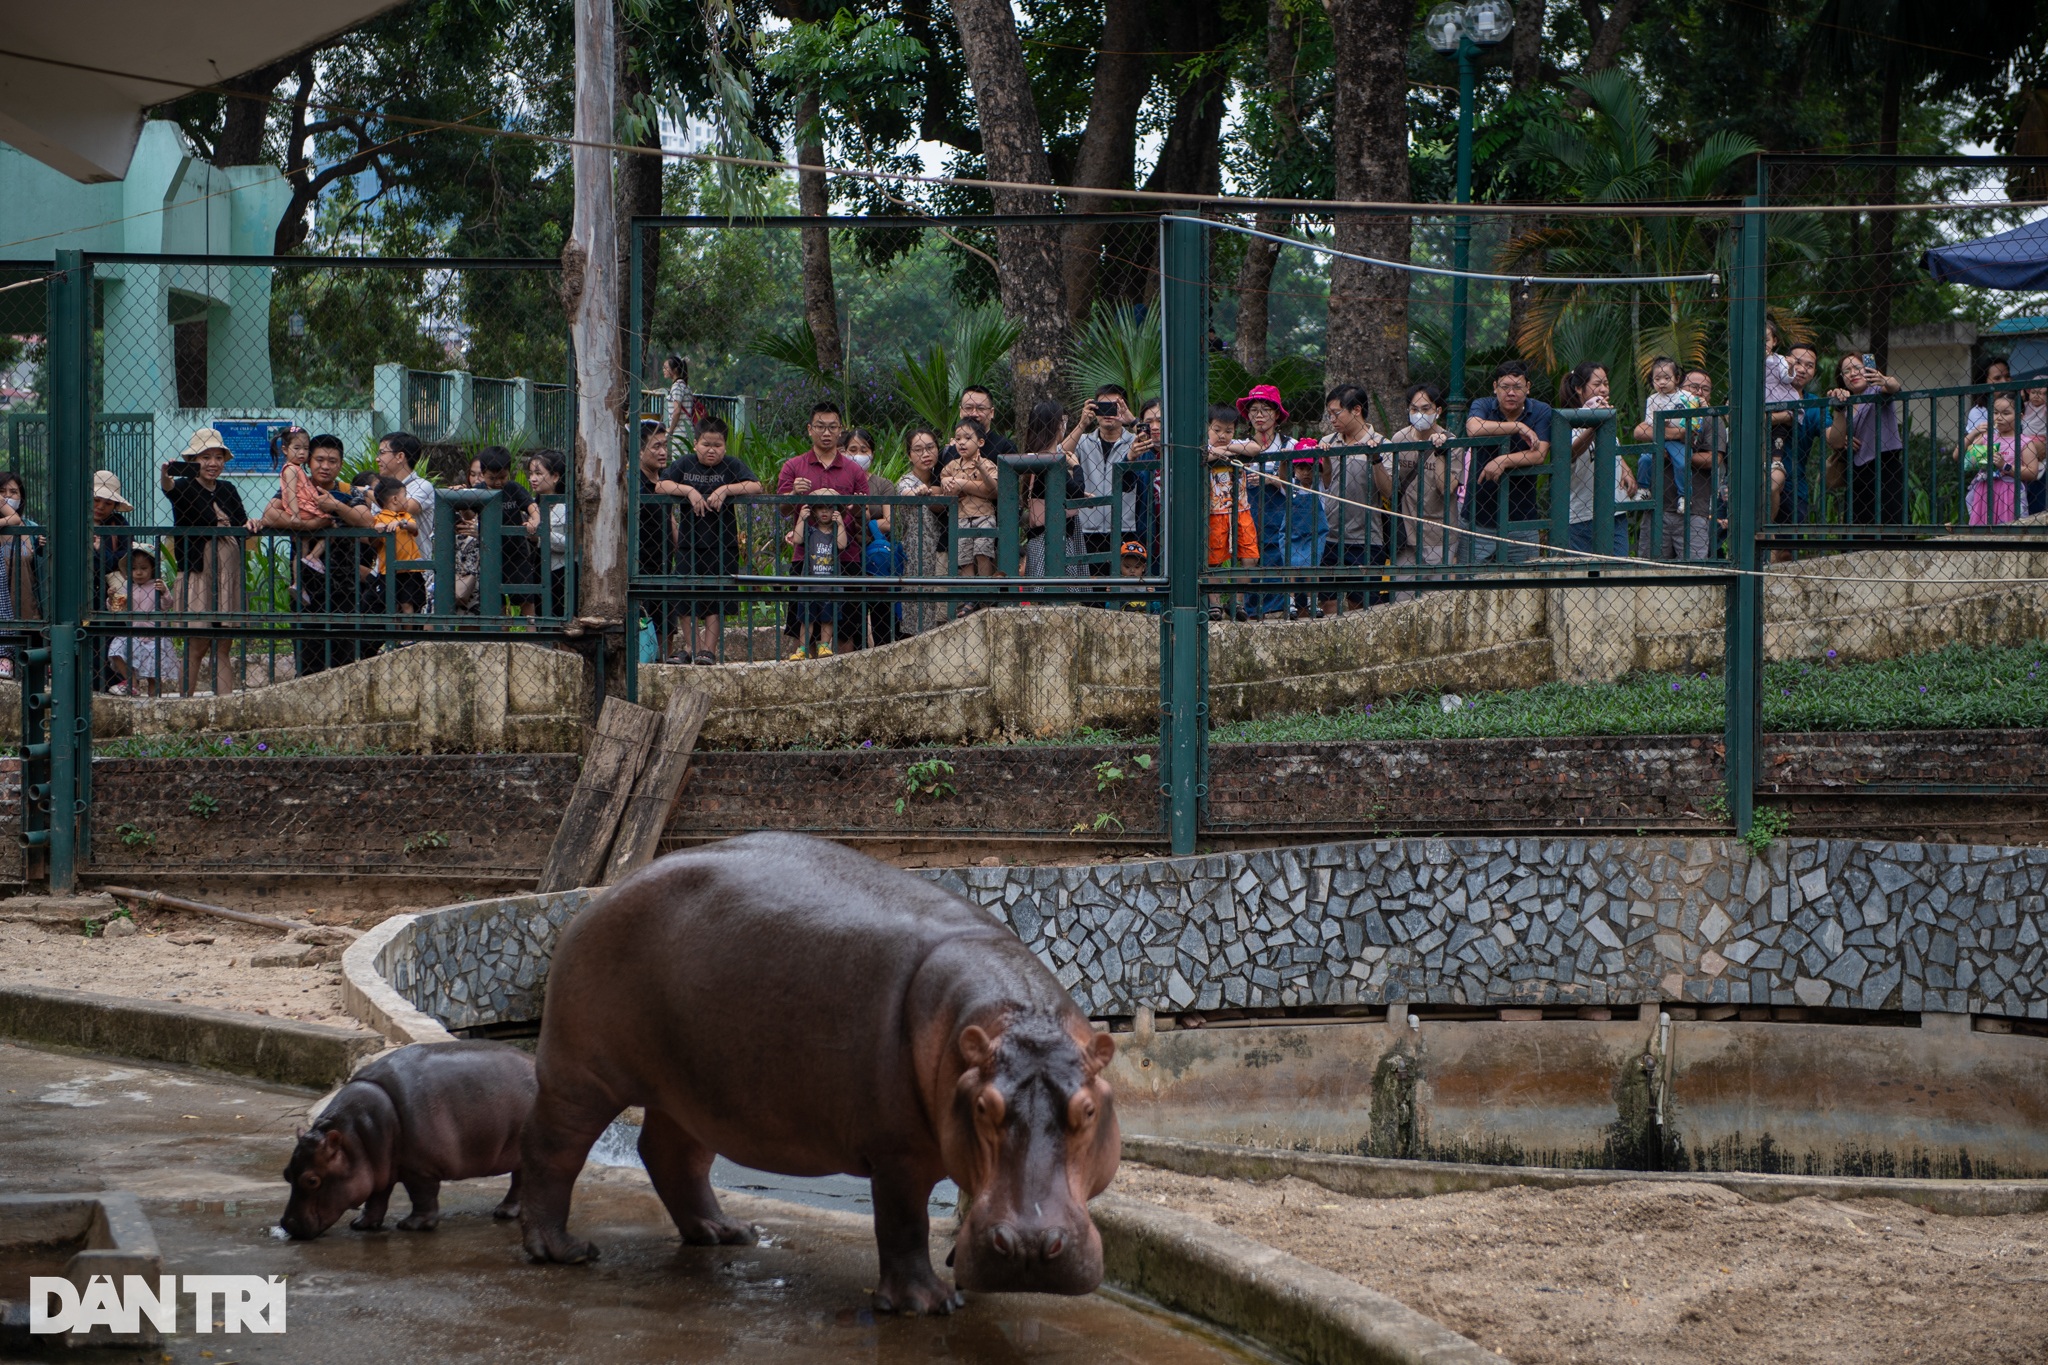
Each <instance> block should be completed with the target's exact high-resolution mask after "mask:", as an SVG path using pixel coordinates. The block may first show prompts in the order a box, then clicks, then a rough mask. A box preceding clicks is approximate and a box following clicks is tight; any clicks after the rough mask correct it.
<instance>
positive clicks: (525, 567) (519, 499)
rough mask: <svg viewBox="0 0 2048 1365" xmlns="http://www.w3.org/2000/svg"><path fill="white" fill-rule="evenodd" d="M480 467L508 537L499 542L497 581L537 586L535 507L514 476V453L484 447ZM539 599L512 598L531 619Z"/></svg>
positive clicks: (478, 459) (518, 609)
mask: <svg viewBox="0 0 2048 1365" xmlns="http://www.w3.org/2000/svg"><path fill="white" fill-rule="evenodd" d="M476 462H477V467H478V469H480V470H481V471H482V472H483V476H484V487H485V488H488V489H489V490H491V491H492V492H493V493H496V494H498V495H499V497H498V510H499V512H500V514H501V515H500V518H499V519H500V521H501V522H502V523H503V525H504V527H505V530H506V532H507V533H508V534H506V535H504V536H502V537H500V538H499V540H498V545H499V547H500V548H499V552H500V554H501V556H502V558H501V560H500V562H499V568H498V582H499V584H500V585H501V586H503V587H508V588H509V587H514V586H538V585H539V583H540V555H539V553H538V552H537V551H536V550H535V549H534V545H533V542H532V541H530V540H528V539H527V538H526V510H527V509H528V508H529V507H532V506H533V494H531V493H529V492H527V491H526V485H525V484H522V483H520V482H519V481H518V480H517V479H514V478H513V477H512V452H511V451H509V450H507V449H505V447H503V446H485V447H484V448H483V451H482V452H481V453H480V454H478V456H477V457H476ZM536 600H537V599H536V598H535V597H533V596H529V595H525V594H522V595H520V596H517V597H514V598H513V599H512V610H513V612H514V614H516V615H520V616H531V615H532V614H533V604H534V602H535V601H536Z"/></svg>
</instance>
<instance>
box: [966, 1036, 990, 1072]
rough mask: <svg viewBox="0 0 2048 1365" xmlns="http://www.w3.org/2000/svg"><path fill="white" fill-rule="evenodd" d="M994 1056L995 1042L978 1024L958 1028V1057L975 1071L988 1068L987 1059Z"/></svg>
mask: <svg viewBox="0 0 2048 1365" xmlns="http://www.w3.org/2000/svg"><path fill="white" fill-rule="evenodd" d="M993 1056H995V1044H994V1043H993V1042H991V1041H990V1040H989V1036H988V1035H987V1034H986V1033H983V1032H982V1031H981V1027H980V1026H979V1025H978V1024H969V1025H968V1026H967V1027H966V1028H964V1029H961V1030H960V1059H961V1060H962V1061H964V1062H966V1063H967V1065H969V1066H970V1067H972V1068H974V1069H975V1070H976V1071H985V1070H987V1069H988V1064H989V1059H990V1058H991V1057H993Z"/></svg>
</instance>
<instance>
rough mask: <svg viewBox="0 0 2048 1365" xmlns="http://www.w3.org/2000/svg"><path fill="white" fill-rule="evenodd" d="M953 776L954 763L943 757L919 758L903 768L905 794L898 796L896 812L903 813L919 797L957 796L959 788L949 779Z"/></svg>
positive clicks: (934, 798)
mask: <svg viewBox="0 0 2048 1365" xmlns="http://www.w3.org/2000/svg"><path fill="white" fill-rule="evenodd" d="M952 776H953V765H952V764H950V763H948V762H947V761H946V760H945V759H943V758H925V759H919V760H918V761H917V762H915V763H912V764H909V765H907V766H906V767H905V768H904V769H903V795H901V796H899V797H897V798H896V813H897V814H898V815H901V814H903V812H904V811H906V810H908V809H909V808H910V803H911V802H913V801H915V800H917V799H918V798H919V797H923V798H924V799H926V800H927V801H936V800H938V799H939V798H940V797H942V796H957V795H958V794H959V788H957V787H955V786H954V785H953V784H952V782H950V781H948V779H949V778H951V777H952Z"/></svg>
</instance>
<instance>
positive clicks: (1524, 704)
mask: <svg viewBox="0 0 2048 1365" xmlns="http://www.w3.org/2000/svg"><path fill="white" fill-rule="evenodd" d="M2044 666H2048V642H2039V641H2037V642H2034V643H2030V644H2025V645H2019V646H2013V647H1993V648H1985V649H1978V648H1973V647H1971V646H1968V645H1950V646H1948V647H1947V648H1945V649H1940V650H1936V651H1934V652H1932V653H1929V654H1915V655H1911V656H1909V657H1907V658H1903V659H1888V660H1885V661H1882V662H1878V663H1839V662H1837V661H1835V660H1834V659H1831V658H1827V657H1822V658H1820V659H1816V660H1802V659H1793V660H1787V661H1785V662H1783V663H1774V664H1768V665H1766V666H1765V668H1764V678H1763V699H1762V700H1763V716H1764V729H1765V730H1766V731H1770V732H1780V733H1782V732H1791V731H1800V730H1976V729H2007V728H2013V727H2031V726H2038V725H2040V724H2042V722H2043V720H2044V718H2048V668H2044ZM1723 686H1724V685H1723V682H1722V679H1721V676H1720V675H1719V674H1704V673H1693V674H1672V673H1635V674H1630V675H1629V676H1627V677H1625V678H1622V679H1621V680H1619V681H1618V682H1612V683H1545V684H1543V685H1542V686H1541V687H1532V688H1528V689H1526V690H1523V691H1518V692H1486V693H1478V694H1474V695H1471V696H1467V697H1463V698H1462V701H1463V703H1464V704H1463V705H1462V706H1457V707H1454V708H1453V709H1451V710H1449V711H1446V710H1445V709H1444V705H1443V694H1442V693H1436V692H1429V693H1410V694H1408V695H1405V696H1400V697H1390V698H1387V699H1386V700H1384V701H1379V702H1375V703H1373V704H1371V705H1369V706H1363V707H1359V708H1356V709H1353V710H1348V711H1339V712H1334V713H1331V714H1327V715H1324V714H1301V715H1291V716H1275V717H1272V718H1269V719H1263V720H1252V721H1237V722H1234V723H1232V724H1229V725H1221V726H1218V727H1217V728H1216V729H1215V730H1214V731H1213V732H1212V733H1211V734H1210V737H1209V738H1210V742H1211V743H1217V744H1230V743H1269V744H1270V743H1286V742H1300V741H1306V740H1339V739H1492V738H1525V737H1538V736H1550V735H1557V736H1563V735H1686V734H1717V733H1719V732H1720V731H1721V730H1722V729H1723V728H1724V725H1725V716H1726V711H1725V707H1724V694H1723Z"/></svg>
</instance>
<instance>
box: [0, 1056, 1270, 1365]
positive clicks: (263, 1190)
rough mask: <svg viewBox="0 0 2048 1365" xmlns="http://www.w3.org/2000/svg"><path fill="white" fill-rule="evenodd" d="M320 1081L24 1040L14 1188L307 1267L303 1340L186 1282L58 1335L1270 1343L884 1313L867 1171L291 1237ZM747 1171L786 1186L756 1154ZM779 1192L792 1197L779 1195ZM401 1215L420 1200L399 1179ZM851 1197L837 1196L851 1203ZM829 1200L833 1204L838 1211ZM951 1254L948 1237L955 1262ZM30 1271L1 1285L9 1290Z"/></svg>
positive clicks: (275, 1264)
mask: <svg viewBox="0 0 2048 1365" xmlns="http://www.w3.org/2000/svg"><path fill="white" fill-rule="evenodd" d="M314 1098H315V1097H313V1096H311V1095H308V1094H306V1093H305V1092H302V1091H296V1090H289V1089H283V1088H278V1087H269V1086H264V1085H262V1084H260V1083H257V1082H250V1081H244V1080H241V1079H239V1078H236V1079H227V1078H223V1077H220V1076H217V1075H213V1074H209V1073H202V1072H196V1071H182V1070H179V1069H176V1068H171V1067H161V1066H154V1065H149V1064H144V1063H138V1062H121V1061H111V1060H107V1059H101V1058H91V1057H81V1056H77V1055H73V1054H66V1053H58V1052H50V1051H43V1050H40V1049H31V1048H23V1047H19V1046H16V1045H12V1044H8V1043H0V1193H18V1192H28V1191H57V1190H95V1189H125V1190H129V1191H132V1192H134V1193H135V1194H137V1195H139V1196H140V1197H141V1198H142V1199H143V1200H144V1203H145V1208H146V1209H147V1212H148V1214H149V1218H150V1222H151V1224H152V1225H153V1226H154V1227H155V1229H156V1235H157V1240H158V1242H159V1243H160V1245H161V1246H162V1249H163V1253H164V1271H165V1273H167V1274H177V1275H191V1274H257V1275H283V1276H285V1277H286V1282H287V1284H288V1286H289V1289H288V1294H289V1298H288V1322H289V1328H288V1330H287V1332H286V1333H285V1334H284V1335H282V1336H254V1335H249V1334H233V1335H229V1334H224V1333H219V1332H215V1333H209V1334H204V1335H201V1334H196V1333H194V1332H193V1331H192V1330H191V1323H190V1320H189V1318H190V1305H191V1300H190V1299H189V1298H184V1297H183V1296H181V1320H180V1329H181V1330H180V1331H179V1333H178V1334H177V1335H176V1336H175V1337H174V1338H172V1339H171V1340H168V1341H166V1342H165V1343H164V1346H163V1348H162V1349H161V1351H150V1352H147V1353H134V1352H125V1351H117V1350H102V1351H95V1352H92V1353H91V1354H90V1356H86V1357H81V1356H78V1355H77V1354H76V1353H68V1354H67V1353H64V1352H53V1353H51V1354H50V1356H49V1358H50V1359H68V1360H72V1361H78V1360H91V1361H92V1362H95V1365H114V1363H115V1362H122V1365H126V1362H127V1361H131V1360H132V1361H137V1362H140V1361H145V1360H146V1361H150V1362H166V1361H168V1362H176V1363H177V1365H188V1363H190V1365H198V1362H202V1361H212V1362H215V1363H216V1365H220V1363H221V1362H233V1361H260V1362H277V1363H278V1365H319V1363H321V1362H337V1365H339V1363H341V1362H349V1363H351V1365H353V1363H355V1362H371V1361H375V1362H380V1365H381V1362H388V1361H435V1362H444V1361H445V1362H467V1361H477V1362H484V1361H490V1362H511V1363H523V1362H529V1361H531V1362H544V1361H585V1360H588V1361H606V1362H611V1361H618V1362H642V1361H645V1362H655V1361H727V1360H731V1361H742V1360H744V1361H770V1362H814V1361H815V1362H824V1361H835V1362H836V1361H872V1362H878V1363H880V1362H904V1363H905V1365H909V1363H910V1362H920V1363H921V1362H927V1361H939V1360H948V1361H967V1362H986V1363H991V1365H992V1363H994V1362H1002V1363H1003V1365H1010V1363H1011V1362H1016V1363H1017V1365H1023V1363H1024V1362H1032V1363H1033V1365H1068V1363H1069V1362H1072V1363H1073V1365H1079V1363H1080V1362H1084V1361H1086V1362H1098V1361H1114V1362H1129V1363H1130V1365H1225V1363H1226V1362H1230V1363H1234V1365H1242V1362H1245V1361H1247V1360H1250V1359H1253V1357H1250V1356H1247V1355H1245V1354H1243V1353H1242V1352H1240V1351H1238V1350H1237V1349H1236V1348H1235V1347H1233V1346H1232V1345H1230V1344H1229V1343H1227V1342H1224V1341H1221V1340H1219V1339H1217V1338H1214V1337H1212V1336H1210V1335H1209V1334H1207V1333H1204V1332H1201V1331H1200V1330H1199V1329H1194V1328H1192V1327H1190V1325H1188V1324H1186V1323H1184V1322H1182V1321H1180V1320H1177V1319H1173V1318H1169V1317H1166V1316H1164V1315H1159V1314H1154V1313H1150V1312H1147V1311H1144V1310H1142V1309H1141V1308H1137V1307H1133V1306H1129V1305H1126V1304H1124V1303H1120V1302H1117V1301H1113V1300H1111V1299H1109V1298H1107V1297H1104V1296H1102V1295H1095V1296H1090V1297H1086V1298H1079V1299H1066V1298H1055V1297H1050V1296H1044V1295H1022V1294H1018V1295H982V1296H972V1297H970V1299H969V1302H968V1305H967V1307H966V1309H965V1310H963V1311H962V1312H960V1313H958V1314H955V1315H954V1316H952V1317H950V1318H893V1317H891V1318H882V1319H879V1320H878V1319H877V1318H876V1317H875V1315H874V1314H873V1313H872V1312H871V1311H870V1310H869V1307H868V1290H869V1288H870V1287H871V1286H872V1284H873V1275H874V1265H875V1252H874V1241H873V1233H872V1229H871V1226H870V1224H869V1222H868V1219H867V1218H866V1217H865V1216H864V1215H863V1214H860V1213H856V1212H849V1211H846V1210H845V1207H844V1206H849V1205H851V1204H852V1189H851V1187H852V1186H853V1185H854V1184H856V1183H857V1182H841V1183H832V1182H826V1184H825V1186H824V1188H822V1189H816V1188H810V1187H813V1186H815V1185H816V1182H791V1183H792V1184H797V1185H798V1186H799V1188H798V1189H797V1190H796V1191H794V1192H796V1193H800V1194H801V1193H806V1192H808V1193H809V1194H811V1195H812V1196H814V1197H813V1199H812V1203H810V1204H803V1203H793V1202H789V1201H788V1200H786V1199H780V1198H766V1197H763V1196H762V1195H761V1194H759V1193H744V1192H739V1191H734V1190H728V1192H726V1193H725V1194H724V1195H723V1196H722V1197H723V1198H724V1200H725V1202H726V1207H727V1208H728V1209H729V1210H731V1211H732V1212H733V1213H734V1214H735V1215H736V1216H738V1217H742V1218H746V1219H748V1220H750V1221H752V1222H753V1223H755V1224H756V1225H758V1227H759V1228H760V1229H761V1231H762V1233H763V1240H762V1244H761V1245H759V1246H755V1247H727V1248H718V1249H700V1248H694V1247H684V1246H682V1245H681V1243H680V1242H679V1241H678V1240H677V1238H676V1235H675V1228H674V1226H673V1225H672V1224H671V1223H670V1222H669V1221H668V1217H667V1214H666V1213H665V1212H664V1211H663V1210H662V1208H661V1205H660V1203H659V1202H658V1201H657V1200H656V1199H655V1197H654V1195H653V1192H652V1191H651V1190H650V1189H649V1188H648V1186H647V1182H646V1178H645V1176H643V1175H642V1174H641V1173H640V1172H639V1171H637V1170H634V1169H631V1168H630V1167H605V1166H601V1165H596V1164H593V1165H592V1166H591V1167H590V1168H588V1169H587V1170H586V1171H585V1173H584V1176H583V1179H582V1180H581V1181H580V1182H579V1184H578V1186H577V1191H576V1203H575V1209H574V1212H573V1213H572V1215H571V1220H570V1226H571V1228H572V1229H573V1230H575V1231H576V1232H577V1233H578V1234H579V1235H582V1236H586V1237H589V1238H590V1239H592V1240H593V1241H595V1242H596V1243H597V1244H598V1245H599V1246H600V1247H601V1248H603V1252H604V1255H603V1258H602V1259H601V1260H600V1261H598V1262H597V1263H596V1264H594V1265H589V1266H535V1265H531V1264H529V1263H528V1262H527V1261H526V1259H525V1257H524V1256H523V1255H522V1254H521V1253H520V1250H519V1245H518V1229H517V1225H516V1224H505V1223H498V1222H495V1221H493V1220H492V1218H491V1217H490V1212H489V1210H490V1208H491V1206H492V1205H493V1204H495V1203H496V1202H497V1201H498V1200H499V1199H500V1198H501V1197H502V1196H503V1193H504V1184H505V1182H504V1180H503V1179H502V1178H500V1179H494V1180H477V1181H467V1182H463V1183H460V1184H455V1185H449V1186H445V1187H444V1188H443V1190H442V1201H441V1202H442V1208H443V1211H444V1214H443V1219H442V1223H441V1226H440V1228H439V1230H438V1231H435V1232H432V1233H403V1232H396V1231H390V1232H384V1233H378V1234H365V1233H355V1232H350V1231H349V1230H348V1228H347V1222H346V1220H345V1219H344V1220H343V1222H342V1223H340V1224H337V1225H336V1227H335V1228H334V1229H332V1230H330V1231H329V1232H328V1233H327V1235H326V1236H324V1237H321V1238H320V1239H319V1240H317V1241H314V1242H310V1243H298V1242H290V1241H282V1240H278V1239H277V1238H275V1237H274V1236H273V1235H272V1231H273V1225H274V1223H275V1221H276V1218H277V1215H278V1213H279V1212H280V1211H281V1210H282V1208H283V1206H284V1182H283V1180H282V1178H281V1176H280V1172H281V1171H282V1169H283V1166H284V1162H285V1159H286V1157H287V1156H288V1154H289V1152H290V1148H291V1143H292V1135H293V1131H294V1129H295V1127H297V1126H298V1125H301V1124H303V1123H305V1122H306V1119H307V1110H308V1108H309V1107H310V1105H311V1104H312V1103H313V1100H314ZM727 1178H728V1179H729V1180H730V1181H731V1182H732V1183H736V1184H757V1185H766V1186H771V1187H772V1186H777V1185H779V1184H781V1183H782V1182H778V1181H776V1180H774V1179H773V1178H763V1177H760V1176H758V1175H756V1174H754V1173H750V1172H745V1171H742V1170H740V1169H739V1168H732V1171H731V1172H730V1173H728V1177H727ZM778 1192H779V1193H791V1192H792V1191H789V1190H778ZM392 1204H393V1208H392V1215H391V1220H392V1221H394V1222H395V1221H396V1219H397V1218H398V1217H400V1216H402V1208H403V1205H404V1195H403V1192H402V1191H400V1192H398V1193H397V1194H395V1195H394V1196H393V1200H392ZM835 1204H836V1205H840V1206H842V1207H831V1206H832V1205H835ZM818 1205H826V1207H819V1206H818ZM944 1254H945V1248H944V1246H943V1245H942V1244H941V1239H937V1238H935V1240H934V1262H935V1263H941V1262H942V1261H943V1257H944ZM24 1287H25V1286H16V1285H0V1297H11V1296H13V1295H15V1294H18V1293H20V1292H21V1290H22V1289H23V1288H24Z"/></svg>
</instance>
